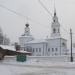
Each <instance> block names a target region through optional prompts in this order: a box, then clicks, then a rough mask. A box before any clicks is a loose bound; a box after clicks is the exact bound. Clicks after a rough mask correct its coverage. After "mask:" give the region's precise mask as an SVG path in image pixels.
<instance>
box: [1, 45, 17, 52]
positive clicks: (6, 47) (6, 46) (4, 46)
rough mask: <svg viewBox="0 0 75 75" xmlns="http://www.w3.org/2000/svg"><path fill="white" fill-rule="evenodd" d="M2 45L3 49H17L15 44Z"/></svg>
mask: <svg viewBox="0 0 75 75" xmlns="http://www.w3.org/2000/svg"><path fill="white" fill-rule="evenodd" d="M0 47H1V48H2V49H8V50H11V51H16V49H15V47H14V46H8V45H0Z"/></svg>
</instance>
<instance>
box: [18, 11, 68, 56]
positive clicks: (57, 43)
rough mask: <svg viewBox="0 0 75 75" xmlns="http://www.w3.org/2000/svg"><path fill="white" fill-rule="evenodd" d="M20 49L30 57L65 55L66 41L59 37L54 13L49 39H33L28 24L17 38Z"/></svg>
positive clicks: (58, 24) (57, 22)
mask: <svg viewBox="0 0 75 75" xmlns="http://www.w3.org/2000/svg"><path fill="white" fill-rule="evenodd" d="M19 42H20V46H21V49H23V50H26V51H30V52H32V56H61V55H66V54H67V40H66V39H64V38H62V37H61V34H60V23H59V21H58V17H57V15H56V11H54V16H53V21H52V23H51V37H50V38H47V39H42V40H41V39H40V40H39V39H38V40H37V39H34V37H33V36H32V35H31V34H30V28H29V24H26V27H25V32H24V34H23V35H22V36H20V37H19Z"/></svg>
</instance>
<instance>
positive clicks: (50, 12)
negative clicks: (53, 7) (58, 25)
mask: <svg viewBox="0 0 75 75" xmlns="http://www.w3.org/2000/svg"><path fill="white" fill-rule="evenodd" d="M38 2H39V3H40V4H41V5H42V7H43V8H44V9H45V10H46V11H47V12H48V13H49V14H50V15H51V17H53V16H52V13H51V12H50V11H49V10H48V9H47V8H46V7H45V6H44V4H43V3H42V2H41V1H40V0H38Z"/></svg>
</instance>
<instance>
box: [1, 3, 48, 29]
mask: <svg viewBox="0 0 75 75" xmlns="http://www.w3.org/2000/svg"><path fill="white" fill-rule="evenodd" d="M0 7H1V8H4V9H6V10H8V11H10V12H12V13H14V14H16V15H18V16H21V17H23V18H25V19H26V20H27V22H28V20H30V21H32V22H34V23H36V24H39V25H43V27H45V28H47V27H46V26H44V24H41V23H39V22H37V21H35V20H33V19H31V18H30V17H28V16H25V15H22V14H21V13H18V12H16V11H14V10H12V9H9V8H7V7H6V6H4V5H2V4H0Z"/></svg>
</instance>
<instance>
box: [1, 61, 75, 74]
mask: <svg viewBox="0 0 75 75" xmlns="http://www.w3.org/2000/svg"><path fill="white" fill-rule="evenodd" d="M0 75H75V63H6V62H5V63H0Z"/></svg>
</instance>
